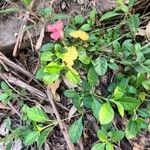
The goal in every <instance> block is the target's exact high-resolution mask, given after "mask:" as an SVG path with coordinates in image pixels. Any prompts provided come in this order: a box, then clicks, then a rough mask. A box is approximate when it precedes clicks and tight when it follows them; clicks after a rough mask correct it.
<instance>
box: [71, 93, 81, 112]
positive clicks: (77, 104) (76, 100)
mask: <svg viewBox="0 0 150 150" xmlns="http://www.w3.org/2000/svg"><path fill="white" fill-rule="evenodd" d="M72 103H73V105H74V106H75V107H76V108H77V109H78V110H79V109H81V97H80V95H79V94H76V95H74V97H73V98H72Z"/></svg>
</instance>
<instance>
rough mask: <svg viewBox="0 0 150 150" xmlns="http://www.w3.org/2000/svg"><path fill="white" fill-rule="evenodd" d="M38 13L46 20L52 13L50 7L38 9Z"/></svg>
mask: <svg viewBox="0 0 150 150" xmlns="http://www.w3.org/2000/svg"><path fill="white" fill-rule="evenodd" d="M38 13H39V14H40V15H42V16H43V17H45V18H47V17H49V16H50V15H51V13H52V8H51V7H44V8H40V9H39V10H38Z"/></svg>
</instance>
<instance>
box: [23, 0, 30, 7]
mask: <svg viewBox="0 0 150 150" xmlns="http://www.w3.org/2000/svg"><path fill="white" fill-rule="evenodd" d="M22 1H23V3H24V4H25V5H26V6H29V5H30V3H31V2H32V0H22Z"/></svg>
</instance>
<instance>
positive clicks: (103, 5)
mask: <svg viewBox="0 0 150 150" xmlns="http://www.w3.org/2000/svg"><path fill="white" fill-rule="evenodd" d="M79 2H80V4H79ZM93 2H94V3H93ZM49 3H50V2H49V1H48V2H41V1H40V0H38V3H36V4H35V8H34V9H35V10H38V9H39V8H40V7H48V6H49ZM63 3H65V4H66V9H63V10H62V7H61V6H62V4H63ZM81 3H82V4H81ZM94 5H95V7H96V9H97V10H98V12H99V13H101V12H105V11H107V10H110V9H113V8H115V6H116V5H115V2H112V1H109V0H76V1H72V0H57V1H55V2H54V4H53V7H54V10H55V11H56V12H59V13H60V12H61V13H64V14H69V15H70V14H73V15H75V14H82V15H84V16H87V15H88V14H89V12H90V11H91V10H92V8H93V7H94ZM20 6H21V4H20ZM21 7H22V6H21ZM21 24H22V19H18V17H16V14H14V15H12V14H11V15H6V16H4V17H3V16H2V19H1V16H0V52H2V53H4V54H11V53H12V51H13V49H14V45H15V42H16V36H17V35H18V33H19V30H20V27H21ZM41 26H43V25H41V23H36V27H35V28H34V29H33V31H31V32H30V34H31V38H32V39H35V38H36V37H38V36H39V34H40V31H41ZM35 42H36V41H35ZM27 47H30V40H29V37H28V36H25V37H24V39H23V41H22V43H21V49H22V48H24V49H25V48H27Z"/></svg>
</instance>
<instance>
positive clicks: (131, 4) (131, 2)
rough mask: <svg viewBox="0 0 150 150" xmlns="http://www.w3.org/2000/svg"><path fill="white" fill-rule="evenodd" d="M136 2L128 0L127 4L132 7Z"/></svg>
mask: <svg viewBox="0 0 150 150" xmlns="http://www.w3.org/2000/svg"><path fill="white" fill-rule="evenodd" d="M136 2H137V0H129V3H128V5H129V6H130V7H132V6H133V5H134V4H135V3H136Z"/></svg>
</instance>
